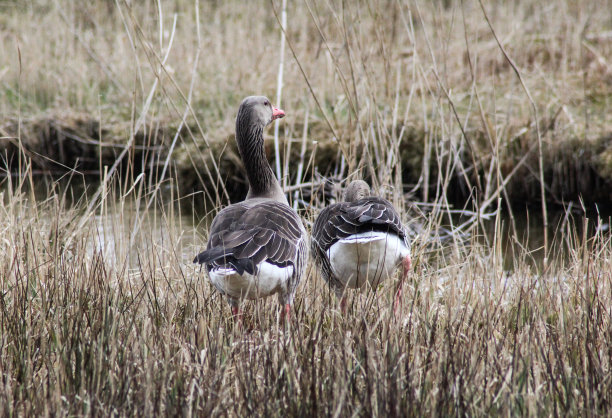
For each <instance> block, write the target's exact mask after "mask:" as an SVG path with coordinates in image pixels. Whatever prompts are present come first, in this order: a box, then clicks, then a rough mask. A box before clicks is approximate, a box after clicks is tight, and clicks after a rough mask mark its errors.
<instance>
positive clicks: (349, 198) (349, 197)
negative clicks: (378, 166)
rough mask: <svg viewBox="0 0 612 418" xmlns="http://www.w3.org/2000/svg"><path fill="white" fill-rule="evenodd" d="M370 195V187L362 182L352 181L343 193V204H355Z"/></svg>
mask: <svg viewBox="0 0 612 418" xmlns="http://www.w3.org/2000/svg"><path fill="white" fill-rule="evenodd" d="M369 195H370V186H368V183H366V182H365V181H363V180H353V181H352V182H351V183H350V184H349V185H348V186H347V188H346V190H345V191H344V201H345V202H355V201H357V200H359V199H363V198H364V197H368V196H369Z"/></svg>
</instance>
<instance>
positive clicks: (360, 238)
mask: <svg viewBox="0 0 612 418" xmlns="http://www.w3.org/2000/svg"><path fill="white" fill-rule="evenodd" d="M344 200H345V201H344V202H340V203H335V204H332V205H329V206H328V207H326V208H325V209H323V210H322V211H321V213H320V214H319V216H318V217H317V219H316V221H315V223H314V225H313V227H312V237H311V240H312V244H311V248H312V252H313V254H314V258H315V261H316V262H317V264H318V265H319V267H320V268H321V272H322V275H323V278H324V279H325V281H326V282H327V283H328V284H329V285H330V287H331V288H332V289H333V290H334V291H335V293H336V295H337V296H338V297H339V298H341V299H340V306H341V308H342V310H343V311H344V309H345V298H344V296H343V292H344V289H346V288H351V289H361V288H364V287H365V286H366V284H367V285H369V286H371V287H374V288H375V287H376V286H377V285H378V284H379V283H380V282H382V281H383V280H385V279H387V278H388V277H390V276H391V275H392V274H393V273H394V271H395V270H396V269H397V268H398V267H399V266H400V265H401V266H402V267H403V272H402V277H401V279H400V282H399V283H398V286H397V292H396V297H395V305H394V311H395V312H397V309H398V306H399V302H400V297H401V291H402V285H403V282H404V280H405V278H406V275H407V274H408V272H409V271H410V268H411V266H412V261H411V259H410V244H409V243H408V239H407V236H406V231H405V230H404V227H403V225H402V222H401V220H400V216H399V214H398V213H397V211H396V210H395V209H394V208H393V205H391V203H390V202H388V201H387V200H385V199H382V198H380V197H376V196H370V187H369V186H368V184H367V183H366V182H365V181H362V180H355V181H353V182H351V184H349V186H348V187H347V189H346V191H345V194H344Z"/></svg>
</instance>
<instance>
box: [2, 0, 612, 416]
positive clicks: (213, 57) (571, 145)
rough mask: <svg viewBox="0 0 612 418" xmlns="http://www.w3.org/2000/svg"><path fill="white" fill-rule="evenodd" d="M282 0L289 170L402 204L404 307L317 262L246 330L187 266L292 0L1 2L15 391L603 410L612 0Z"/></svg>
mask: <svg viewBox="0 0 612 418" xmlns="http://www.w3.org/2000/svg"><path fill="white" fill-rule="evenodd" d="M289 3H290V6H289V8H288V10H287V13H288V18H287V20H288V24H287V32H286V36H287V38H286V41H287V45H286V46H287V56H286V57H285V61H284V76H283V79H284V84H283V88H282V92H283V107H284V108H285V110H287V113H288V115H289V116H288V117H287V118H285V119H284V120H283V123H282V125H281V129H280V130H281V138H284V139H283V141H282V142H281V144H282V145H283V150H282V153H281V154H282V158H283V161H282V164H281V165H280V166H281V169H282V172H283V177H284V181H285V183H286V184H287V187H288V188H289V189H290V190H291V193H290V194H291V197H292V199H293V200H295V201H296V202H298V203H299V205H296V206H299V207H300V214H301V215H303V217H304V219H305V223H306V224H307V225H309V224H310V222H311V221H312V218H313V216H315V215H316V211H317V207H320V205H321V202H319V201H318V200H317V199H318V196H319V195H318V194H317V193H315V192H313V191H312V190H311V189H316V188H317V187H319V186H320V184H319V175H320V174H324V175H330V176H336V177H337V178H345V177H349V178H352V177H356V176H360V177H364V178H367V179H368V180H369V181H370V183H371V184H372V185H373V187H374V189H375V190H376V191H377V192H379V193H380V194H382V195H384V196H386V197H388V198H389V199H391V200H392V201H393V202H394V203H395V204H396V205H397V207H398V208H400V209H401V210H402V213H404V216H405V218H406V219H405V220H406V221H410V223H411V225H412V228H413V229H414V231H417V232H418V234H417V235H415V239H414V243H413V252H414V260H415V263H414V264H415V268H414V272H413V274H412V275H411V282H410V283H409V285H408V286H407V288H406V291H405V292H404V300H403V302H404V305H403V308H402V311H401V315H400V317H399V318H395V317H394V315H393V313H392V309H390V308H391V302H390V301H391V289H392V288H393V284H392V283H389V284H387V285H385V286H383V287H382V288H380V289H379V290H378V292H376V294H364V295H354V296H353V297H352V298H351V299H350V307H351V309H350V312H349V314H348V315H346V316H344V317H342V316H341V315H340V314H339V312H338V309H337V306H336V302H335V300H334V298H333V297H332V295H331V293H330V291H329V289H328V288H327V287H326V286H325V285H324V283H323V281H322V280H321V278H320V277H319V275H318V273H317V272H316V271H314V269H313V268H312V266H311V267H310V269H309V271H308V274H307V277H306V278H305V279H304V281H303V283H302V284H301V285H300V287H299V289H298V294H297V297H296V302H295V315H294V318H293V319H294V321H293V323H292V325H291V328H290V329H289V330H284V329H282V328H281V327H279V324H278V317H279V312H278V309H277V307H276V303H275V301H274V300H265V301H259V302H256V303H249V304H247V306H246V312H247V314H246V315H247V317H246V318H245V322H246V325H247V328H248V329H249V331H248V332H246V333H243V332H241V331H240V330H237V329H234V324H233V322H232V321H231V319H230V318H229V308H228V306H227V304H226V302H225V301H224V300H223V299H222V298H221V297H220V296H219V295H218V294H217V293H215V292H214V291H213V290H212V288H211V286H210V285H209V283H208V281H207V279H206V277H205V275H204V274H203V272H201V271H200V270H199V268H196V267H195V266H193V265H192V264H191V260H192V257H193V255H194V254H196V253H197V251H198V250H199V249H200V248H201V247H202V246H203V245H204V243H205V242H206V232H205V231H206V229H207V227H206V224H207V221H208V219H209V216H210V215H211V214H213V213H214V212H215V211H216V210H217V208H218V207H219V205H220V204H221V202H224V201H227V200H228V198H229V197H234V196H235V193H236V191H235V190H232V189H230V187H229V185H232V184H233V185H236V184H243V183H241V182H242V181H243V176H242V174H241V172H240V170H239V169H236V168H235V167H236V164H235V163H236V155H235V152H234V151H233V149H234V147H233V144H232V134H233V115H234V113H235V108H236V106H237V103H239V102H240V100H241V99H242V97H244V96H246V95H247V94H251V93H254V92H257V93H263V94H267V95H268V96H269V97H273V90H272V89H273V88H274V86H275V85H276V80H277V77H278V74H277V72H276V71H277V68H278V65H277V64H278V62H279V59H280V57H278V54H277V45H278V43H279V34H280V32H279V23H278V21H277V19H276V15H277V14H278V16H279V18H280V2H278V1H277V2H247V3H245V4H243V2H235V1H228V2H221V3H218V2H198V1H196V2H191V1H183V0H174V1H172V2H166V3H162V2H159V4H157V3H143V4H141V3H138V2H128V1H117V2H109V1H102V0H98V1H96V2H93V3H92V4H87V5H85V4H81V3H79V2H67V1H63V0H59V1H58V2H54V3H53V4H47V2H43V1H30V2H3V3H1V4H0V10H1V12H2V13H0V42H2V44H3V45H4V46H5V48H3V49H0V62H1V63H6V64H0V112H1V113H2V115H5V116H6V117H5V118H4V119H3V120H2V121H0V136H1V137H2V138H1V139H2V141H3V148H2V149H3V154H4V155H3V158H4V159H5V160H8V161H7V162H6V163H3V171H2V173H3V177H2V184H1V189H0V237H1V239H0V373H1V378H0V409H1V411H2V413H3V414H4V415H9V416H10V415H85V414H95V415H110V414H115V415H147V416H150V415H160V414H167V415H178V414H185V415H194V414H198V415H212V414H215V415H236V416H244V415H247V414H257V415H275V416H278V415H284V416H286V415H288V414H289V415H298V414H300V415H303V414H306V415H333V416H352V415H362V416H371V415H423V414H436V415H451V414H453V415H455V414H456V415H459V414H461V415H463V414H469V415H492V414H500V415H501V414H504V415H510V414H512V415H515V414H516V415H518V414H520V415H538V416H539V415H568V414H569V415H578V414H584V413H589V414H594V415H606V414H609V411H610V410H611V409H612V408H611V405H610V403H611V402H612V399H611V396H612V371H611V363H612V350H611V349H610V341H612V323H611V316H612V308H611V307H610V303H609V301H610V300H612V272H611V270H610V268H609V266H610V264H611V263H612V236H611V235H610V232H609V231H607V228H609V225H610V220H609V219H608V220H606V219H602V218H604V217H605V214H604V213H600V214H597V215H595V216H591V217H590V218H587V217H586V216H584V213H585V211H584V208H582V210H577V209H576V208H579V207H580V206H581V202H580V201H579V195H578V194H577V192H579V191H583V192H584V191H585V190H590V191H592V192H593V193H599V194H597V195H595V194H593V195H592V196H596V197H593V200H594V201H598V200H599V197H600V195H601V196H604V197H606V196H608V198H609V190H610V189H608V188H606V187H607V185H608V183H607V182H609V180H610V179H609V173H610V172H611V171H610V170H611V169H610V167H609V164H608V163H609V161H610V158H609V154H610V147H612V145H611V144H610V143H609V142H610V141H609V138H610V136H609V132H610V128H611V126H612V123H611V122H612V120H611V119H610V112H608V111H607V109H608V108H609V105H610V103H609V101H610V97H612V95H611V94H610V93H611V91H610V86H611V85H612V84H611V83H609V81H610V77H611V73H610V63H609V62H608V59H607V58H606V57H609V56H612V42H610V36H609V31H610V29H611V28H610V21H609V18H608V16H607V15H606V14H605V13H602V12H601V11H602V10H607V9H606V7H607V4H606V2H605V1H603V0H602V1H596V2H585V1H578V2H574V1H565V2H559V3H556V4H555V5H548V4H541V3H540V2H536V1H532V0H521V1H517V2H508V3H504V4H485V5H484V8H483V9H484V12H483V9H481V6H480V4H479V3H478V2H474V1H464V2H459V1H434V2H418V1H415V2H403V1H382V0H374V1H372V2H366V3H359V4H353V3H351V4H350V5H349V4H347V3H348V2H336V1H331V0H316V1H313V0H305V1H303V2H299V3H293V2H289ZM485 13H486V17H488V19H489V21H490V22H491V26H489V25H488V24H487V21H486V19H485ZM493 29H494V30H495V33H496V34H497V36H498V38H499V41H500V43H499V45H498V44H497V42H496V40H495V38H494V37H493V33H492V31H493ZM502 49H503V51H505V53H506V54H507V57H508V58H505V56H504V54H503V53H502ZM512 64H514V68H515V69H516V70H517V71H514V70H513V66H512ZM3 65H4V66H3ZM519 75H520V79H519ZM521 80H522V82H523V85H524V89H522V88H521ZM527 93H529V94H527ZM528 96H531V98H532V100H533V102H531V103H530V100H529V98H528ZM41 120H48V121H51V122H52V124H51V125H52V126H55V127H56V128H55V130H54V131H45V129H44V128H43V129H40V130H39V129H33V128H34V127H36V123H39V121H41ZM30 122H32V123H30ZM45 135H47V136H45ZM58 138H59V139H58ZM538 138H539V139H540V143H538V141H537V139H538ZM62 141H64V142H62ZM226 141H229V143H228V144H226ZM54 143H57V144H58V145H57V147H55V146H52V145H53V144H54ZM60 143H62V144H63V145H61V146H60V145H59V144H60ZM77 144H81V145H82V146H84V144H88V148H87V151H84V148H79V147H80V146H81V145H77ZM538 145H540V146H541V147H540V146H538ZM45 147H48V148H45ZM62 147H63V148H62ZM92 147H93V148H92ZM56 148H58V149H59V148H62V149H63V150H64V151H63V152H64V153H65V156H64V157H62V158H65V160H66V161H64V160H62V158H60V157H59V156H58V155H59V154H60V153H59V152H58V153H57V155H51V153H52V152H54V151H52V149H56ZM106 148H108V151H105V149H106ZM540 148H541V151H540V150H539V149H540ZM45 149H48V150H49V151H48V152H49V155H47V154H45V153H46V152H47V151H44V150H45ZM96 149H97V151H95V152H94V150H96ZM9 150H12V151H11V152H9ZM41 150H42V151H41ZM271 150H272V147H271V144H270V149H269V151H271ZM81 154H83V155H81ZM84 154H88V155H84ZM269 154H270V152H269ZM77 156H78V157H79V158H84V157H87V158H90V160H91V161H90V162H91V164H92V166H91V167H90V169H91V171H92V172H95V173H96V174H97V176H96V178H95V181H92V178H91V177H87V176H86V175H85V174H87V173H84V171H85V169H83V168H82V167H79V166H78V164H76V163H75V161H70V160H71V159H75V158H76V157H77ZM45 157H46V158H45ZM43 160H44V161H48V160H52V162H51V164H52V166H53V167H54V166H56V165H57V166H60V164H58V163H61V164H63V166H64V167H65V168H66V171H65V173H66V176H65V177H66V178H64V179H62V180H61V181H56V180H52V179H50V177H48V176H39V175H38V174H40V173H39V171H38V170H39V165H38V164H39V161H43ZM540 162H541V163H542V165H541V166H540ZM53 164H55V165H53ZM540 168H542V170H540ZM298 172H299V173H300V175H298V174H297V173H298ZM607 173H608V174H607ZM89 174H91V173H89ZM189 176H190V177H189ZM186 177H188V178H186ZM588 179H593V180H592V181H587V180H588ZM311 180H312V183H314V184H311V183H309V181H311ZM542 180H543V181H544V186H541V183H540V182H541V181H542ZM185 184H187V185H188V187H185ZM308 184H309V185H310V186H312V187H306V186H307V185H308ZM226 185H228V186H227V187H226ZM41 189H42V191H41ZM193 189H196V190H198V192H197V193H196V194H190V192H191V190H193ZM542 190H543V191H544V194H545V197H546V199H547V202H549V203H553V204H554V203H555V202H558V203H561V204H563V205H564V209H565V210H564V211H563V215H562V218H561V219H560V221H559V222H558V223H557V224H555V225H554V227H553V222H552V221H551V222H550V225H551V232H554V235H551V236H550V239H548V240H545V242H544V243H543V245H542V246H541V247H540V246H539V247H538V248H535V249H532V248H533V247H532V246H533V242H534V241H532V240H531V238H530V236H529V234H533V233H534V232H533V231H532V230H530V229H529V228H526V229H522V228H521V227H520V225H519V222H518V216H517V214H515V213H514V212H513V209H515V206H513V203H516V201H514V202H513V200H512V198H513V197H517V196H524V197H531V196H536V197H538V198H539V196H540V192H541V191H542ZM328 191H329V190H328ZM568 196H569V198H570V199H572V200H571V202H570V203H567V202H568V200H567V198H568ZM466 197H467V204H466V205H465V206H464V207H462V208H456V207H454V206H453V205H452V203H451V202H452V201H453V200H454V201H457V200H459V199H458V198H462V199H464V200H465V198H466ZM416 198H418V199H420V200H421V202H416V201H415V200H416ZM600 201H601V200H600ZM587 203H588V202H587ZM585 206H586V204H585ZM502 209H505V210H506V214H504V215H503V216H502V212H501V211H502ZM536 211H537V212H540V209H539V208H538V209H536ZM547 216H548V214H547V213H546V216H545V218H544V221H543V222H546V219H548V217H547Z"/></svg>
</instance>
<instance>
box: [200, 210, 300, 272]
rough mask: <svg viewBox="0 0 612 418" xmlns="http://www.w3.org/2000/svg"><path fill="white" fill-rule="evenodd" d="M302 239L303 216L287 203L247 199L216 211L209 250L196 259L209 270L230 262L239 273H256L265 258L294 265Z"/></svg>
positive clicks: (283, 265)
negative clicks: (300, 216)
mask: <svg viewBox="0 0 612 418" xmlns="http://www.w3.org/2000/svg"><path fill="white" fill-rule="evenodd" d="M303 241H304V232H303V226H302V223H301V221H300V218H299V217H298V215H297V214H296V213H295V212H294V211H293V210H292V209H291V208H289V207H288V206H287V205H285V204H282V203H279V202H276V201H270V200H266V201H263V202H256V203H253V202H250V201H246V202H241V203H237V204H234V205H230V206H228V207H226V208H225V209H223V210H222V211H221V212H219V213H218V214H217V216H216V217H215V219H214V220H213V223H212V225H211V228H210V237H209V240H208V244H207V246H206V251H203V252H202V253H200V254H198V255H197V256H196V258H195V259H194V262H195V263H200V264H206V267H207V269H208V270H211V269H212V268H215V267H223V266H225V267H228V266H231V267H232V268H234V269H235V270H236V271H237V272H238V273H239V274H243V273H244V271H246V272H248V273H249V274H256V273H257V266H258V265H259V264H260V263H262V262H264V261H266V262H269V263H272V264H275V265H277V266H280V267H286V266H289V265H295V263H296V261H297V258H298V251H299V250H300V248H301V247H302V246H303Z"/></svg>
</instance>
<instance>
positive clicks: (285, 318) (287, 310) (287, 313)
mask: <svg viewBox="0 0 612 418" xmlns="http://www.w3.org/2000/svg"><path fill="white" fill-rule="evenodd" d="M281 321H282V322H283V324H285V323H287V322H291V305H289V304H288V303H287V304H285V306H283V310H282V312H281Z"/></svg>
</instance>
